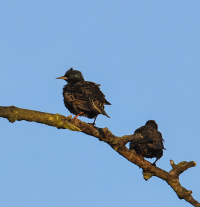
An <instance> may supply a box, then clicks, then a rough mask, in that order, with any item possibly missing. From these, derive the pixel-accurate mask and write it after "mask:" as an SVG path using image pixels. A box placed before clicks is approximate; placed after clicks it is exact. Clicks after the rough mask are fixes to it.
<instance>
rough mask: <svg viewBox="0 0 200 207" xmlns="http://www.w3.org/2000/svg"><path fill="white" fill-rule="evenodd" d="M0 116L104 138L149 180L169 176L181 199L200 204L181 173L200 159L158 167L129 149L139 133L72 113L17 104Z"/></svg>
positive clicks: (1, 108) (100, 138)
mask: <svg viewBox="0 0 200 207" xmlns="http://www.w3.org/2000/svg"><path fill="white" fill-rule="evenodd" d="M0 117H3V118H7V119H8V120H9V121H10V122H12V123H14V122H15V121H21V120H25V121H29V122H37V123H41V124H46V125H49V126H54V127H57V128H58V129H69V130H72V131H80V132H83V133H85V134H88V135H90V136H93V137H96V138H98V139H99V140H100V141H104V142H106V143H107V144H109V145H110V146H111V147H112V148H113V149H114V150H115V151H116V152H118V153H119V154H120V155H122V156H123V157H125V158H126V159H127V160H129V161H130V162H132V163H134V164H135V165H137V166H139V167H140V168H142V169H143V177H144V179H145V180H148V179H150V178H151V177H152V176H156V177H159V178H161V179H162V180H165V181H166V182H167V183H168V184H169V185H170V186H171V187H172V189H173V190H174V191H175V192H176V194H177V196H178V197H179V198H180V199H184V200H186V201H187V202H189V203H191V204H192V205H193V206H196V207H200V203H199V202H198V201H196V200H195V199H194V198H193V197H192V195H191V194H192V191H191V190H187V189H185V188H184V187H182V186H181V184H180V182H179V176H180V174H181V173H183V172H184V171H186V170H187V169H189V168H190V167H194V166H196V162H194V161H191V162H186V161H183V162H180V163H179V164H177V165H176V164H174V161H173V160H170V164H171V166H172V170H171V171H170V172H167V171H165V170H162V169H160V168H158V167H155V166H153V165H152V164H151V163H150V162H148V161H146V160H144V159H143V157H141V156H138V155H137V154H136V153H135V151H133V150H129V149H128V148H127V147H126V146H125V145H126V144H127V143H128V142H129V141H131V140H133V139H137V138H139V137H137V136H139V135H125V136H122V137H118V136H115V135H113V134H112V132H110V131H109V130H108V128H107V127H106V128H98V127H93V125H91V124H87V123H85V122H82V121H80V120H73V119H71V117H72V116H69V117H65V116H62V115H60V114H50V113H44V112H39V111H33V110H27V109H21V108H17V107H15V106H10V107H2V106H0Z"/></svg>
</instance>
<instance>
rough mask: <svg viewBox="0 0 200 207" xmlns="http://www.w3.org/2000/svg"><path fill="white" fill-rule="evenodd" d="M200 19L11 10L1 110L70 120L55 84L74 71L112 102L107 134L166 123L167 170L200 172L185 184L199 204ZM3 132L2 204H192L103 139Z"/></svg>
mask: <svg viewBox="0 0 200 207" xmlns="http://www.w3.org/2000/svg"><path fill="white" fill-rule="evenodd" d="M199 11H200V2H199V1H197V0H194V1H186V0H179V1H172V0H169V1H156V0H152V1H144V0H142V1H128V0H124V1H113V0H110V1H109V0H108V1H95V0H93V1H80V0H77V1H76V0H75V1H59V0H58V1H51V0H49V1H44V0H41V1H37V0H36V1H23V0H21V1H5V0H3V1H1V2H0V27H1V32H0V45H1V47H0V57H1V58H0V68H1V69H0V85H1V91H0V97H1V99H0V105H1V106H10V105H15V106H17V107H20V108H26V109H32V110H38V111H43V112H49V113H59V114H63V115H65V116H68V115H70V113H69V111H68V110H67V109H66V108H65V107H64V104H63V98H62V87H63V85H64V84H65V82H64V81H63V80H56V79H55V78H56V77H58V76H62V75H64V73H65V72H66V70H67V69H69V68H70V67H74V68H75V69H77V70H80V71H82V73H83V75H84V78H85V79H86V80H88V81H94V82H96V83H98V84H101V90H102V91H103V92H104V93H105V95H106V98H107V100H108V101H109V102H110V103H112V105H111V106H106V112H107V113H108V115H109V116H110V117H111V118H110V119H109V118H107V117H105V116H102V115H99V116H98V118H97V121H96V125H97V126H98V127H108V128H109V129H110V130H111V131H112V132H113V133H114V134H115V135H117V136H121V135H125V134H132V133H133V132H134V131H135V129H137V128H138V127H140V126H142V125H144V124H145V122H146V121H147V120H149V119H154V120H156V121H157V123H158V125H159V130H160V131H161V132H162V134H163V138H164V139H165V148H166V149H167V150H166V151H164V156H163V157H162V159H161V160H159V161H158V162H157V166H158V167H160V168H163V169H164V170H167V171H169V170H170V169H171V166H170V163H169V160H170V159H173V160H174V162H175V163H178V162H180V161H196V162H197V166H196V167H194V168H191V169H189V170H188V171H186V172H185V173H183V174H182V175H181V176H180V181H181V184H182V185H183V186H184V187H185V188H187V189H188V190H192V191H193V196H194V198H195V199H199V198H200V196H199V194H200V193H199V192H200V180H199V174H200V167H199V163H200V154H199V146H200V141H199V137H198V132H199V116H200V111H199V102H200V98H199V94H200V81H199V77H200V41H199V37H200V12H199ZM81 120H83V121H86V122H92V121H93V120H89V119H87V118H82V117H81ZM0 124H1V133H0V135H1V136H0V137H1V138H0V166H1V167H0V169H1V170H0V206H4V207H13V206H16V207H27V206H29V207H32V206H33V207H35V206H37V207H40V206H41V207H44V206H45V207H46V206H48V207H55V206H56V207H57V206H73V207H79V206H83V207H94V206H95V207H102V206H105V207H107V206H109V207H110V206H115V207H118V206H120V207H121V206H126V207H129V206H130V207H132V206H133V205H134V206H137V207H140V206H146V205H148V206H154V207H157V206H159V207H160V206H164V207H165V206H181V207H184V206H190V204H189V203H186V202H185V201H182V200H179V199H178V198H177V196H176V194H175V193H174V192H173V190H172V189H171V188H170V187H169V186H168V185H167V184H166V183H165V182H164V181H162V180H160V179H158V178H152V179H150V180H149V181H148V182H146V181H145V180H144V179H143V178H142V173H141V172H142V171H141V169H139V168H138V167H137V166H135V165H133V164H131V163H130V162H128V161H127V160H126V159H125V158H123V157H121V156H120V155H118V154H117V153H116V152H115V151H114V150H112V149H111V148H110V147H109V146H108V145H106V144H105V143H103V142H99V141H98V140H97V139H95V138H93V137H90V136H87V135H85V134H82V133H80V132H71V131H69V130H58V129H56V128H53V127H49V126H45V125H41V124H37V123H28V122H25V121H21V122H15V123H14V124H11V123H9V122H8V121H7V120H6V119H2V118H1V119H0ZM150 161H151V162H153V161H154V159H152V160H150ZM199 202H200V200H199Z"/></svg>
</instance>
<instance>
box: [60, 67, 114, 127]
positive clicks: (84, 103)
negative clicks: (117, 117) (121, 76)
mask: <svg viewBox="0 0 200 207" xmlns="http://www.w3.org/2000/svg"><path fill="white" fill-rule="evenodd" d="M57 79H64V80H66V81H67V82H68V84H67V85H65V86H64V87H63V97H64V104H65V106H66V108H67V109H68V110H69V111H70V112H71V113H73V114H75V115H76V116H75V117H74V119H76V118H77V117H78V116H85V117H88V118H90V119H92V118H94V122H93V124H95V120H96V118H97V116H98V114H103V115H105V116H107V117H109V116H108V115H107V113H106V112H105V110H104V105H111V104H110V103H109V102H108V101H107V100H106V99H105V95H104V94H103V93H102V92H101V90H100V88H99V86H100V85H99V84H96V83H94V82H90V81H85V80H84V78H83V75H82V73H81V72H80V71H78V70H74V69H73V68H70V69H69V70H68V71H67V72H66V73H65V75H64V76H62V77H58V78H57ZM109 118H110V117H109Z"/></svg>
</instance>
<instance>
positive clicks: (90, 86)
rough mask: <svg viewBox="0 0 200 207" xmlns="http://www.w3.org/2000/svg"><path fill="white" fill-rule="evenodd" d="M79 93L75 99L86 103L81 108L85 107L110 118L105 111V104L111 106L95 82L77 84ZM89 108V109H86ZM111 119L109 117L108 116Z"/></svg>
mask: <svg viewBox="0 0 200 207" xmlns="http://www.w3.org/2000/svg"><path fill="white" fill-rule="evenodd" d="M77 87H79V90H77V93H76V94H75V98H76V99H78V100H81V101H83V102H84V104H83V105H81V106H79V107H80V108H82V107H84V109H85V110H87V109H88V110H89V111H95V112H96V113H98V114H104V115H106V116H108V115H107V114H106V112H105V110H104V104H110V103H109V102H108V101H107V100H106V99H105V95H104V94H103V93H102V92H101V90H100V88H99V86H98V85H97V84H95V83H94V82H89V81H82V82H79V83H77ZM86 108H87V109H86ZM108 117H109V116H108Z"/></svg>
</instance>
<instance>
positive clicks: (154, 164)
mask: <svg viewBox="0 0 200 207" xmlns="http://www.w3.org/2000/svg"><path fill="white" fill-rule="evenodd" d="M158 160H159V158H156V160H155V162H154V163H152V165H153V166H155V167H156V162H157V161H158Z"/></svg>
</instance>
